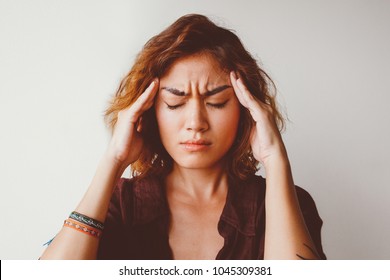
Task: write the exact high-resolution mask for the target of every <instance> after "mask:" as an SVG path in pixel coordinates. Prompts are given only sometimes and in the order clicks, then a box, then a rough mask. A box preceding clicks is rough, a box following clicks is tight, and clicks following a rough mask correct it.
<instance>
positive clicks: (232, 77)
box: [230, 71, 248, 108]
mask: <svg viewBox="0 0 390 280" xmlns="http://www.w3.org/2000/svg"><path fill="white" fill-rule="evenodd" d="M230 80H231V82H232V86H233V89H234V93H235V94H236V96H237V99H238V101H239V102H240V103H241V105H242V106H244V107H245V108H248V104H247V102H246V101H245V99H244V96H243V94H242V92H241V89H240V88H239V87H238V84H237V76H236V74H235V73H234V71H231V72H230Z"/></svg>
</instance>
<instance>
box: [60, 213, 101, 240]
mask: <svg viewBox="0 0 390 280" xmlns="http://www.w3.org/2000/svg"><path fill="white" fill-rule="evenodd" d="M64 226H65V227H69V228H73V229H75V230H78V231H80V232H82V233H86V234H88V235H91V236H93V237H97V238H99V237H100V236H101V235H102V232H101V231H100V230H98V229H94V228H91V227H88V226H86V225H84V224H81V223H79V222H77V221H75V220H73V219H70V218H68V219H66V220H65V221H64Z"/></svg>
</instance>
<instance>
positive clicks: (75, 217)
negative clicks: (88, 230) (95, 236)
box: [69, 211, 104, 230]
mask: <svg viewBox="0 0 390 280" xmlns="http://www.w3.org/2000/svg"><path fill="white" fill-rule="evenodd" d="M69 218H71V219H73V220H75V221H79V222H80V223H83V224H85V225H88V226H91V227H94V228H96V229H100V230H103V229H104V224H103V223H102V222H99V221H98V220H95V219H92V218H90V217H88V216H85V215H83V214H80V213H78V212H76V211H73V212H72V213H70V215H69Z"/></svg>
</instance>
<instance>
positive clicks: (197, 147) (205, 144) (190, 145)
mask: <svg viewBox="0 0 390 280" xmlns="http://www.w3.org/2000/svg"><path fill="white" fill-rule="evenodd" d="M180 146H181V147H182V148H183V149H184V150H186V151H188V152H198V151H203V150H206V149H208V148H209V147H210V146H211V142H209V141H205V140H188V141H185V142H181V143H180Z"/></svg>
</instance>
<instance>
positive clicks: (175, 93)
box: [161, 87, 188, 96]
mask: <svg viewBox="0 0 390 280" xmlns="http://www.w3.org/2000/svg"><path fill="white" fill-rule="evenodd" d="M161 89H165V90H166V91H169V92H170V93H172V94H174V95H177V96H186V95H188V93H185V92H184V91H181V90H178V89H175V88H170V87H162V88H161Z"/></svg>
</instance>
